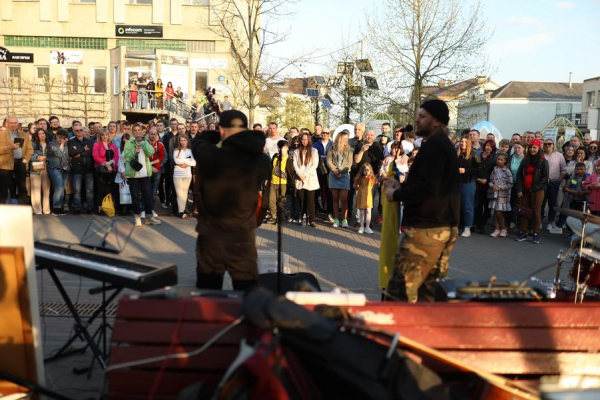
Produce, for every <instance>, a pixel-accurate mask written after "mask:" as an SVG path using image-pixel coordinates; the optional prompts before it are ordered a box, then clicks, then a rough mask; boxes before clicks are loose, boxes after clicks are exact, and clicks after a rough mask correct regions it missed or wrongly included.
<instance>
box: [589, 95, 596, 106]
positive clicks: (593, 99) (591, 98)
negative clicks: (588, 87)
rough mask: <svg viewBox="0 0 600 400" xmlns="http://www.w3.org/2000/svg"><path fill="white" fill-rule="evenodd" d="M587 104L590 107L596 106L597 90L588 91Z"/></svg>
mask: <svg viewBox="0 0 600 400" xmlns="http://www.w3.org/2000/svg"><path fill="white" fill-rule="evenodd" d="M587 105H588V107H595V105H596V92H587Z"/></svg>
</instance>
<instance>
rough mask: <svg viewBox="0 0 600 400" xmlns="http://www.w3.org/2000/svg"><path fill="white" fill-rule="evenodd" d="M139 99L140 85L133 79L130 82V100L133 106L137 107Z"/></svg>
mask: <svg viewBox="0 0 600 400" xmlns="http://www.w3.org/2000/svg"><path fill="white" fill-rule="evenodd" d="M137 101H138V87H137V83H136V81H135V80H132V81H131V82H130V83H129V102H130V103H131V108H137Z"/></svg>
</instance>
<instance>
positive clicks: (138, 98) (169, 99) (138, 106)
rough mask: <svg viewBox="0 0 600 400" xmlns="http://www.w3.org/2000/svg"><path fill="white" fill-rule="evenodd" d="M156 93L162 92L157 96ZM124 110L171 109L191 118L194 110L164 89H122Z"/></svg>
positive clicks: (175, 112) (170, 110)
mask: <svg viewBox="0 0 600 400" xmlns="http://www.w3.org/2000/svg"><path fill="white" fill-rule="evenodd" d="M156 93H161V94H162V96H160V97H157V96H156ZM122 96H123V107H122V109H123V110H127V111H135V110H156V111H169V112H172V113H174V114H177V115H179V116H181V117H183V118H191V116H192V113H193V110H192V107H191V106H189V105H188V104H187V103H186V102H184V101H183V100H181V99H179V98H177V97H173V96H169V95H167V93H165V92H164V91H156V90H130V89H126V90H123V91H122Z"/></svg>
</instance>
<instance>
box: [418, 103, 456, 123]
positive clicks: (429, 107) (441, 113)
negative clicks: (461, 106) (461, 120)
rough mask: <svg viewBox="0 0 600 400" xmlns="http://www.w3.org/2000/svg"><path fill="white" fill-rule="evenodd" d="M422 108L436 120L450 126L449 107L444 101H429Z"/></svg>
mask: <svg viewBox="0 0 600 400" xmlns="http://www.w3.org/2000/svg"><path fill="white" fill-rule="evenodd" d="M421 108H422V109H423V110H425V111H427V112H428V113H429V114H431V115H433V117H434V118H435V119H437V120H438V121H440V122H441V123H442V124H444V125H448V122H450V111H449V110H448V105H447V104H446V102H445V101H443V100H437V99H435V100H427V101H426V102H424V103H423V104H421Z"/></svg>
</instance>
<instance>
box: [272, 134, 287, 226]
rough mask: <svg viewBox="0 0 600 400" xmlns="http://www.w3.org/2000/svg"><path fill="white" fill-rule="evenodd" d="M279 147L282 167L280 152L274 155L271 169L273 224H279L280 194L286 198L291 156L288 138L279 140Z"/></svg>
mask: <svg viewBox="0 0 600 400" xmlns="http://www.w3.org/2000/svg"><path fill="white" fill-rule="evenodd" d="M277 148H278V149H279V151H281V169H279V153H275V155H274V156H273V169H272V170H271V171H272V172H271V188H270V190H269V210H270V211H271V218H270V219H269V222H271V223H272V224H277V199H278V198H279V196H281V197H283V198H285V192H286V189H287V184H288V181H287V174H286V172H285V171H286V168H287V163H288V158H289V157H288V150H289V145H288V142H287V140H284V139H281V140H280V141H278V142H277Z"/></svg>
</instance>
